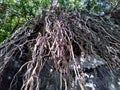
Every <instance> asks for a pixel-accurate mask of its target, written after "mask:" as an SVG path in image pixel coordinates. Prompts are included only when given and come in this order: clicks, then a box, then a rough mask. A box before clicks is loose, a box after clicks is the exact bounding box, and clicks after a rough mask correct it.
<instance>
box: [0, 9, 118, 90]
mask: <svg viewBox="0 0 120 90" xmlns="http://www.w3.org/2000/svg"><path fill="white" fill-rule="evenodd" d="M88 56H89V57H93V60H94V59H95V58H96V59H97V57H99V58H101V59H98V60H103V61H102V64H96V66H94V67H92V65H91V66H90V67H89V69H92V68H97V67H99V66H102V65H103V66H105V67H107V68H108V69H110V72H111V71H112V70H113V69H114V68H115V67H119V65H120V26H119V25H117V24H114V22H113V21H111V18H109V19H108V18H106V17H96V16H94V17H92V16H85V15H81V14H80V13H79V12H78V11H67V10H60V9H58V10H56V11H49V12H46V14H45V15H43V16H42V17H38V18H36V19H34V20H32V21H29V22H27V23H26V24H25V25H24V26H23V27H21V28H20V29H19V30H17V31H16V32H15V33H14V34H12V35H11V37H9V38H8V39H7V40H5V41H4V42H3V43H2V44H1V46H0V90H8V89H9V90H72V89H71V88H72V81H75V82H74V83H77V84H78V85H79V88H81V90H86V86H85V82H84V79H83V77H82V75H81V73H82V72H84V71H85V70H86V69H88V68H87V66H86V67H85V66H84V67H82V66H81V65H82V64H80V63H82V62H84V60H86V59H85V58H86V57H88ZM88 59H89V58H88ZM91 60H92V59H91ZM71 62H72V63H73V64H72V65H73V67H71V66H70V63H71ZM90 62H91V61H90ZM103 62H105V63H103ZM87 63H89V62H87ZM94 65H95V64H94ZM78 67H79V68H78ZM112 72H113V71H112ZM51 78H52V79H51ZM54 78H56V80H54ZM6 81H8V82H6ZM5 83H8V84H6V85H5ZM53 83H54V84H53ZM51 85H55V86H56V88H57V89H50V88H53V87H52V86H51ZM48 88H49V89H48ZM73 90H74V89H73ZM78 90H80V89H78Z"/></svg>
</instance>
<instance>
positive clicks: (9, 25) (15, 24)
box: [0, 0, 117, 42]
mask: <svg viewBox="0 0 120 90" xmlns="http://www.w3.org/2000/svg"><path fill="white" fill-rule="evenodd" d="M116 3H117V0H58V6H60V7H63V8H66V9H74V8H77V9H80V10H81V11H87V12H88V13H89V14H101V12H105V11H111V10H112V8H114V6H115V5H116ZM50 5H51V0H1V1H0V30H1V31H0V35H1V36H0V42H1V41H3V40H4V39H5V38H6V37H8V36H9V34H11V33H13V32H14V31H15V30H16V29H18V28H19V27H20V26H22V25H23V24H24V23H25V22H26V21H27V20H29V19H31V18H34V17H35V16H37V15H40V14H41V12H42V9H49V8H50ZM3 31H4V32H3ZM8 33H9V34H8ZM3 34H5V35H3Z"/></svg>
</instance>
